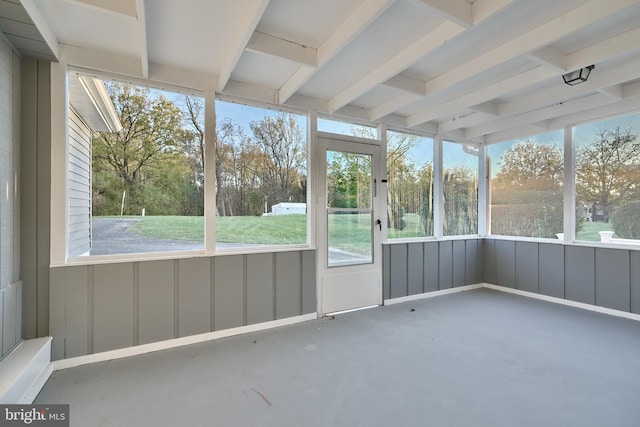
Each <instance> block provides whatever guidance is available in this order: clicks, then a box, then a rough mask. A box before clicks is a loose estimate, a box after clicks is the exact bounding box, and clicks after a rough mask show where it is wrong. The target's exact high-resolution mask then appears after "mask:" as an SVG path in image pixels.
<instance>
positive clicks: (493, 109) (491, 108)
mask: <svg viewBox="0 0 640 427" xmlns="http://www.w3.org/2000/svg"><path fill="white" fill-rule="evenodd" d="M469 108H471V109H472V110H476V111H479V112H481V113H484V114H488V115H490V116H498V115H499V114H500V113H499V110H498V104H496V103H495V102H483V103H482V104H477V105H474V106H471V107H469Z"/></svg>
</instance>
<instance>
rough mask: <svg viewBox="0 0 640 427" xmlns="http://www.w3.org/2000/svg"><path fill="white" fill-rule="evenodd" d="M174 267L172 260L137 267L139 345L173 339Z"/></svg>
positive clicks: (148, 262) (141, 264)
mask: <svg viewBox="0 0 640 427" xmlns="http://www.w3.org/2000/svg"><path fill="white" fill-rule="evenodd" d="M175 265H176V261H174V260H166V261H147V262H141V263H140V264H139V265H138V342H137V343H138V344H146V343H150V342H155V341H162V340H168V339H171V338H175V337H176V331H175V306H176V304H175V296H176V286H175ZM182 267H183V268H185V266H182Z"/></svg>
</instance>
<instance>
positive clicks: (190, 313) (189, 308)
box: [178, 258, 242, 337]
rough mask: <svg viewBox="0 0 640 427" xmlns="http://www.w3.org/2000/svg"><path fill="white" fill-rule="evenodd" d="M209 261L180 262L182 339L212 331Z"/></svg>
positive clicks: (179, 330) (179, 284) (206, 259)
mask: <svg viewBox="0 0 640 427" xmlns="http://www.w3.org/2000/svg"><path fill="white" fill-rule="evenodd" d="M210 262H211V260H210V259H209V258H187V259H181V260H179V261H178V336H179V337H184V336H187V335H195V334H201V333H204V332H209V330H210V329H211V264H210ZM216 267H217V266H216ZM241 288H242V287H241Z"/></svg>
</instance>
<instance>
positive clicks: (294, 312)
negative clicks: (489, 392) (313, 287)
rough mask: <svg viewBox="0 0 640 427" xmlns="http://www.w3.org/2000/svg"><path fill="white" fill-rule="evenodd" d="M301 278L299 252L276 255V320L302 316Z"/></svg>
mask: <svg viewBox="0 0 640 427" xmlns="http://www.w3.org/2000/svg"><path fill="white" fill-rule="evenodd" d="M301 277H302V276H301V265H300V253H299V252H278V253H276V319H284V318H287V317H292V316H298V315H299V314H300V311H301V294H300V290H301V283H300V279H301Z"/></svg>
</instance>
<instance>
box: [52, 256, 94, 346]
mask: <svg viewBox="0 0 640 427" xmlns="http://www.w3.org/2000/svg"><path fill="white" fill-rule="evenodd" d="M55 270H58V269H55ZM55 270H53V271H55ZM89 271H90V267H87V266H84V265H83V266H74V267H68V268H66V277H65V279H66V282H65V283H66V302H63V305H64V304H66V307H65V323H66V326H65V331H66V351H65V357H75V356H82V355H85V354H87V353H88V352H89V351H91V348H90V345H89V332H90V331H89V310H90V307H91V305H90V301H91V299H90V298H89V287H88V283H89ZM62 290H63V292H64V291H65V289H64V288H63V289H62ZM54 341H55V338H54Z"/></svg>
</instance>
